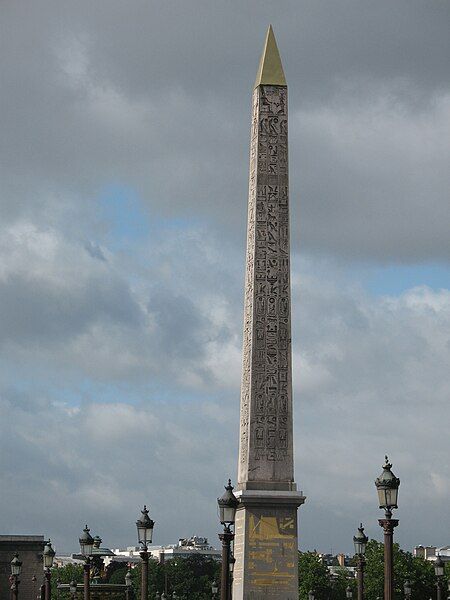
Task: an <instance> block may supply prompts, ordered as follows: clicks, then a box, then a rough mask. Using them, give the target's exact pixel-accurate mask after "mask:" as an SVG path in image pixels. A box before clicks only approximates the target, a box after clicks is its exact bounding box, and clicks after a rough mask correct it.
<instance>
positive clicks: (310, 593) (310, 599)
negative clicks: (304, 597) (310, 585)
mask: <svg viewBox="0 0 450 600" xmlns="http://www.w3.org/2000/svg"><path fill="white" fill-rule="evenodd" d="M308 600H314V592H313V591H312V590H309V592H308Z"/></svg>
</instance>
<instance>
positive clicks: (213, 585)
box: [211, 580, 219, 600]
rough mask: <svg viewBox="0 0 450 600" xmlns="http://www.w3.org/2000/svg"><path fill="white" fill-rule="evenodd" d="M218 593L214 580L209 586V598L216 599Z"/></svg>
mask: <svg viewBox="0 0 450 600" xmlns="http://www.w3.org/2000/svg"><path fill="white" fill-rule="evenodd" d="M218 591H219V586H218V585H217V582H216V581H215V580H214V581H213V582H212V584H211V597H212V599H213V600H215V599H216V597H217V592H218Z"/></svg>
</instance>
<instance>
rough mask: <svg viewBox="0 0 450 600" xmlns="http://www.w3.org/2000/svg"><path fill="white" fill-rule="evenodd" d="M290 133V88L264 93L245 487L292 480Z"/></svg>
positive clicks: (256, 122) (252, 255)
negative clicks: (288, 101) (252, 482)
mask: <svg viewBox="0 0 450 600" xmlns="http://www.w3.org/2000/svg"><path fill="white" fill-rule="evenodd" d="M287 129H288V128H287V88H286V87H284V86H283V87H282V86H268V85H267V86H258V87H257V88H256V89H255V91H254V94H253V119H252V128H251V143H250V181H249V201H248V230H247V258H246V274H245V301H244V347H243V369H242V385H241V413H240V419H241V420H240V450H239V482H240V483H243V482H246V481H250V480H254V481H258V480H273V481H292V480H293V460H292V390H291V320H290V267H289V194H288V152H287V147H288V145H287V144H288V137H287V136H288V131H287ZM267 463H271V464H270V468H268V467H269V465H268V464H267ZM274 463H276V464H274Z"/></svg>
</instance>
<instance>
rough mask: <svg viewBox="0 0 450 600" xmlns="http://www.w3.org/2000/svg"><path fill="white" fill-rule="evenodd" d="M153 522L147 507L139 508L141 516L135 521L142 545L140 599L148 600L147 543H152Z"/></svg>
mask: <svg viewBox="0 0 450 600" xmlns="http://www.w3.org/2000/svg"><path fill="white" fill-rule="evenodd" d="M154 525H155V522H154V521H152V519H150V517H149V516H148V510H147V507H146V506H145V505H144V510H141V516H140V517H139V519H138V520H137V521H136V527H137V532H138V542H139V543H140V544H141V546H142V550H141V552H140V553H139V554H140V557H141V559H142V573H141V600H148V545H149V544H151V543H152V539H153V527H154Z"/></svg>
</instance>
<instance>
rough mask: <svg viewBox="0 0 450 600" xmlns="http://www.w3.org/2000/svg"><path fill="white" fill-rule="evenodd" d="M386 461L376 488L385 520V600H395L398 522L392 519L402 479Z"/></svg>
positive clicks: (381, 522) (376, 482) (383, 525)
mask: <svg viewBox="0 0 450 600" xmlns="http://www.w3.org/2000/svg"><path fill="white" fill-rule="evenodd" d="M385 460H386V462H385V464H384V465H383V472H382V473H381V475H380V476H379V477H377V479H376V480H375V486H376V488H377V492H378V503H379V505H380V508H384V519H378V523H379V524H380V526H381V527H382V528H383V531H384V600H393V598H394V577H393V571H394V568H393V567H394V564H393V537H394V528H395V527H397V525H398V520H397V519H393V518H392V509H394V508H397V498H398V488H399V485H400V479H398V477H396V476H395V475H394V473H392V471H391V468H392V465H391V464H390V462H389V460H388V457H387V456H385Z"/></svg>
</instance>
